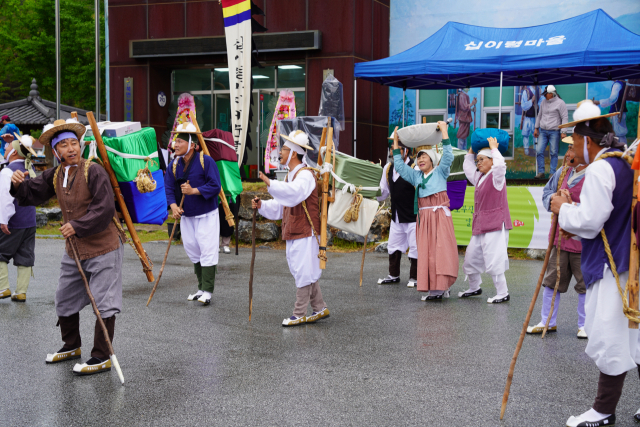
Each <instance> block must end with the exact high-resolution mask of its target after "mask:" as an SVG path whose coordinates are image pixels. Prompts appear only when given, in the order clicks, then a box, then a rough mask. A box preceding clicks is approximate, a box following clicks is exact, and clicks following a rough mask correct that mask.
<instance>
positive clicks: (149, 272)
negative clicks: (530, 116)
mask: <svg viewBox="0 0 640 427" xmlns="http://www.w3.org/2000/svg"><path fill="white" fill-rule="evenodd" d="M87 119H88V120H89V124H90V125H91V132H93V136H94V138H95V139H96V144H97V146H98V151H99V152H100V157H102V163H103V165H104V168H105V169H106V170H107V173H108V174H109V179H110V180H111V187H113V193H114V194H115V196H116V201H117V202H118V206H119V207H120V212H121V213H122V217H123V218H124V222H125V224H127V229H128V230H129V234H130V235H131V240H132V241H133V245H134V247H135V248H136V251H137V252H138V257H139V258H140V262H141V263H142V269H143V270H144V274H145V275H146V276H147V280H148V281H149V282H153V269H152V267H151V263H150V262H149V259H148V258H147V257H146V254H147V253H146V252H145V251H144V248H143V247H142V242H140V238H139V237H138V233H137V232H136V229H135V227H134V226H133V221H132V220H131V216H130V215H129V210H128V209H127V205H126V204H125V202H124V197H122V192H120V185H119V184H118V180H117V179H116V174H115V173H114V172H113V169H112V168H111V163H110V162H109V156H108V155H107V149H106V148H105V146H104V142H103V141H102V135H100V130H99V129H98V123H96V119H95V117H94V116H93V113H92V112H91V111H88V112H87Z"/></svg>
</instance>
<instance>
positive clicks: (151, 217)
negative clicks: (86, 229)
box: [83, 128, 167, 225]
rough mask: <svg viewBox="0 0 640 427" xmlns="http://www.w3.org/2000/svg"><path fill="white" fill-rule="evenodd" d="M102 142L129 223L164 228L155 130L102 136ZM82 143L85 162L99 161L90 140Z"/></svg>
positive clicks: (160, 175)
mask: <svg viewBox="0 0 640 427" xmlns="http://www.w3.org/2000/svg"><path fill="white" fill-rule="evenodd" d="M102 140H103V142H104V145H105V148H106V149H107V155H108V157H109V163H111V167H112V169H113V171H114V173H115V175H116V180H117V181H118V185H119V186H120V191H121V192H122V196H123V198H124V201H125V204H126V205H127V210H128V211H129V214H130V215H131V220H132V221H133V222H134V223H138V224H156V225H160V224H163V223H164V221H165V220H166V219H167V198H166V196H165V192H164V177H163V175H162V170H161V169H160V166H159V164H158V145H157V142H156V132H155V130H154V129H153V128H142V129H141V130H139V131H137V132H134V133H131V134H128V135H124V136H119V137H107V136H103V137H102ZM84 143H85V148H84V152H83V154H84V157H85V158H90V157H94V158H95V157H100V156H99V154H98V153H97V150H96V147H95V138H94V137H93V136H85V138H84ZM101 160H102V159H101Z"/></svg>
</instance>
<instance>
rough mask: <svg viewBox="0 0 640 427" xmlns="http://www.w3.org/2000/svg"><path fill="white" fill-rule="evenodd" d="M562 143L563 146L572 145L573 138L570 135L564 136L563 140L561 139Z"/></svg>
mask: <svg viewBox="0 0 640 427" xmlns="http://www.w3.org/2000/svg"><path fill="white" fill-rule="evenodd" d="M562 142H564V143H565V144H573V137H572V136H571V135H569V136H565V137H564V138H562Z"/></svg>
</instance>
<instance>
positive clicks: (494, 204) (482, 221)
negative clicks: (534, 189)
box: [471, 176, 513, 236]
mask: <svg viewBox="0 0 640 427" xmlns="http://www.w3.org/2000/svg"><path fill="white" fill-rule="evenodd" d="M492 178H493V177H491V176H487V177H486V178H485V180H484V181H483V182H482V184H480V185H479V186H477V187H476V193H475V197H474V199H475V200H474V207H473V225H472V226H471V234H472V235H474V236H477V235H478V234H484V233H490V232H492V231H499V230H502V225H503V224H504V228H505V229H506V230H511V229H512V228H513V224H512V223H511V215H510V214H509V203H508V202H507V185H506V183H505V185H504V186H503V187H502V190H500V191H498V190H496V188H495V187H494V186H493V179H492Z"/></svg>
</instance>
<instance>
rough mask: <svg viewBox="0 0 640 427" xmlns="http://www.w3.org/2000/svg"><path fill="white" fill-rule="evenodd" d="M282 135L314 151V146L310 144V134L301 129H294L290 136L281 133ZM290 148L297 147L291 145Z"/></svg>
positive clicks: (299, 145)
mask: <svg viewBox="0 0 640 427" xmlns="http://www.w3.org/2000/svg"><path fill="white" fill-rule="evenodd" d="M280 136H281V137H283V138H284V139H285V140H287V141H289V142H292V143H293V144H295V145H297V146H298V147H302V148H304V149H305V150H311V151H313V147H310V146H309V136H308V135H307V134H306V133H304V132H303V131H301V130H294V131H293V132H291V133H290V134H289V136H287V135H283V134H281V135H280ZM285 145H286V142H285ZM290 148H294V149H295V147H290ZM296 152H298V153H299V151H298V150H296ZM300 154H304V153H300Z"/></svg>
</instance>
